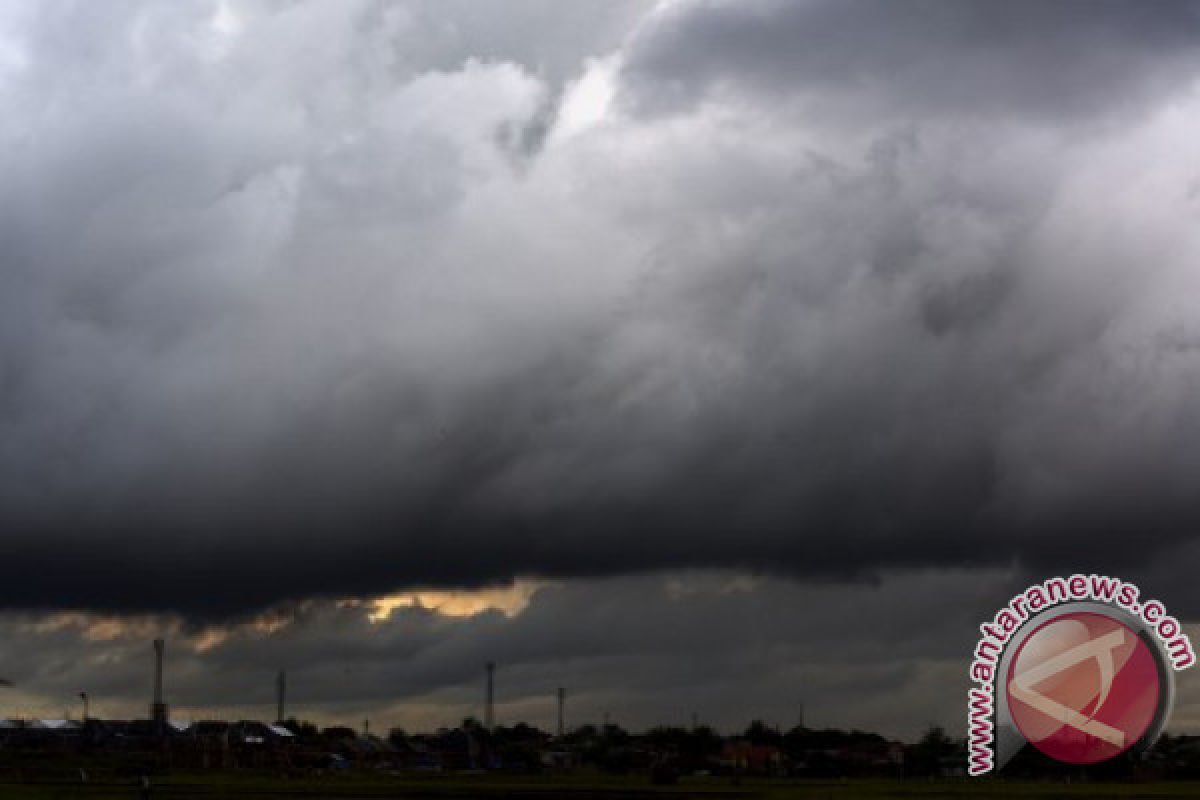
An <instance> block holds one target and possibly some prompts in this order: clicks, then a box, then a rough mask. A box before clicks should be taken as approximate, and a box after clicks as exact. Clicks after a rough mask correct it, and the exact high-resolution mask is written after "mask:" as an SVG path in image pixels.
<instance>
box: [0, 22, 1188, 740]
mask: <svg viewBox="0 0 1200 800" xmlns="http://www.w3.org/2000/svg"><path fill="white" fill-rule="evenodd" d="M1198 78H1200V5H1198V4H1197V3H1193V2H1175V1H1174V0H1160V1H1159V2H1155V3H1145V2H1136V0H1125V1H1120V0H1095V2H1084V0H1059V1H1058V2H1050V3H1048V2H1041V1H1040V0H1038V1H1036V2H1035V0H1006V2H1003V3H995V2H988V3H984V2H960V1H959V0H905V2H892V1H891V0H876V2H860V1H859V0H674V1H673V2H662V3H655V2H649V1H647V2H638V1H635V0H571V2H562V1H561V0H503V2H502V1H501V0H425V2H420V1H418V0H413V1H412V2H385V1H384V0H194V1H192V0H180V1H179V2H170V3H166V2H154V1H152V0H102V1H101V2H92V1H88V2H85V1H84V0H74V1H72V0H27V1H26V2H22V0H11V2H4V3H0V118H2V119H3V124H0V564H2V566H3V580H2V581H0V608H3V609H6V610H4V611H3V612H0V677H7V678H12V679H13V680H15V681H16V682H17V684H18V686H17V689H16V690H15V691H14V690H0V691H2V692H3V694H0V713H4V704H7V705H9V706H11V707H12V708H11V709H10V710H13V709H18V708H23V709H26V711H27V712H28V713H35V712H36V713H44V714H46V713H54V714H61V713H62V706H63V705H64V704H66V703H69V702H71V701H70V698H71V697H72V696H73V694H74V693H76V692H78V691H79V690H80V689H89V690H91V691H92V692H93V694H94V695H96V697H97V703H98V708H99V709H100V710H103V709H104V708H105V705H104V704H105V703H107V704H108V706H107V708H108V709H109V711H108V712H107V713H113V714H132V713H142V711H141V709H142V706H143V705H144V704H145V701H146V698H145V697H144V695H145V693H146V690H147V688H148V680H149V673H148V657H147V653H148V652H149V645H148V643H147V639H148V638H151V637H152V636H153V635H154V634H155V633H158V632H164V633H168V634H169V635H170V637H171V639H172V646H171V648H170V652H171V654H172V665H173V670H172V673H171V676H170V678H169V680H168V689H169V693H171V696H170V697H169V699H170V700H172V702H174V703H175V704H176V706H177V707H180V708H181V709H182V708H187V709H189V713H193V714H204V713H221V714H232V713H234V710H238V711H239V713H251V712H252V711H253V707H254V704H256V703H264V704H268V705H269V703H270V700H271V689H270V686H271V675H272V674H273V671H274V670H275V669H278V668H279V667H281V666H287V667H288V668H289V670H291V671H292V672H293V681H292V682H293V685H294V686H295V690H294V692H293V696H294V697H295V698H296V701H297V703H298V704H299V705H300V707H299V708H297V713H300V714H302V715H308V716H310V717H313V718H315V719H320V720H322V721H332V720H334V719H343V720H345V721H354V720H356V719H358V718H359V717H361V716H363V715H365V714H369V713H373V714H375V715H376V716H377V717H378V719H379V720H380V723H379V724H394V723H398V724H405V725H409V726H417V727H419V726H427V725H435V724H442V723H448V722H453V721H455V720H456V719H457V718H458V717H461V716H462V715H463V714H466V713H478V699H479V686H478V683H479V676H480V675H479V674H480V670H481V665H482V663H483V662H484V661H486V660H489V659H494V660H497V661H499V662H500V663H501V664H502V678H503V681H502V686H503V688H504V691H503V692H502V699H503V700H504V702H505V705H504V706H503V709H502V714H501V716H502V717H507V718H509V719H510V720H511V719H514V718H516V717H518V716H526V717H529V718H531V719H534V720H539V721H541V722H542V723H543V724H548V723H549V722H550V719H551V712H552V705H551V702H550V699H549V698H550V697H551V696H552V692H553V690H554V688H555V687H557V686H559V685H567V686H568V687H569V688H570V690H571V692H572V698H573V700H572V703H573V705H572V709H573V713H576V714H578V720H579V721H584V720H591V721H598V719H599V718H600V717H601V716H602V714H603V713H604V712H605V711H608V712H610V713H611V714H612V715H613V717H614V718H616V719H617V720H618V721H622V720H625V721H628V722H629V724H634V725H644V724H649V723H651V722H654V721H675V722H682V721H686V720H690V717H691V714H692V713H693V712H694V713H697V714H698V715H699V716H700V717H701V718H702V719H707V720H710V721H712V722H714V723H717V724H719V725H722V726H725V727H734V726H738V725H742V724H744V723H745V722H746V721H748V720H749V719H750V718H753V717H763V718H767V719H769V720H774V721H776V722H778V723H779V724H781V725H790V724H793V723H794V722H795V721H796V719H797V716H798V714H799V705H800V704H801V703H803V705H804V708H805V714H806V717H807V719H806V721H808V722H810V723H812V724H830V725H858V726H862V727H871V728H877V729H881V730H884V731H885V732H888V733H893V734H896V735H910V734H911V733H913V732H915V731H918V730H919V729H920V728H922V727H923V726H925V725H927V724H929V723H930V722H937V723H942V724H946V725H948V726H950V727H952V728H956V729H960V728H961V727H962V726H961V719H962V717H963V710H962V708H961V706H962V697H963V693H964V690H965V680H964V675H965V661H966V657H967V655H968V654H969V652H970V649H971V647H972V645H973V641H972V640H973V637H974V633H973V631H974V628H975V626H976V624H977V623H978V622H979V621H980V620H981V619H983V618H985V617H988V616H990V615H991V613H992V612H993V610H994V609H995V608H996V607H997V606H999V605H1001V604H1003V603H1004V602H1005V601H1006V599H1007V597H1008V594H1009V593H1010V592H1011V591H1012V590H1015V589H1019V588H1021V587H1022V586H1024V585H1025V583H1026V582H1029V581H1031V580H1036V579H1040V578H1042V577H1044V576H1045V575H1047V574H1049V573H1055V572H1059V571H1074V570H1093V569H1094V570H1098V571H1101V572H1105V573H1108V574H1115V575H1121V576H1125V577H1129V578H1135V579H1138V580H1140V581H1142V582H1143V583H1144V584H1145V586H1144V588H1145V589H1146V591H1147V593H1149V594H1154V595H1156V596H1159V597H1161V598H1162V599H1163V600H1164V601H1165V602H1166V603H1167V605H1168V606H1169V607H1170V608H1172V610H1174V611H1176V612H1177V613H1179V614H1181V615H1183V616H1184V617H1186V618H1188V619H1200V585H1198V584H1197V583H1196V581H1195V580H1194V577H1193V575H1194V572H1195V565H1196V563H1198V559H1200V540H1198V539H1197V537H1196V531H1197V529H1198V526H1200V447H1198V446H1197V443H1200V148H1198V147H1197V146H1196V144H1195V143H1196V131H1197V129H1198V124H1197V123H1200V92H1198V84H1197V79H1198ZM514 581H515V583H514ZM481 590H484V591H481ZM414 591H423V592H425V594H424V595H422V598H423V601H424V603H425V606H428V607H425V608H412V607H410V605H409V601H410V600H411V599H412V592H414ZM380 598H391V599H390V600H387V599H384V600H381V599H380ZM393 606H395V608H394V610H392V611H391V614H390V616H389V615H387V614H386V612H385V610H381V609H387V608H391V607H393ZM434 606H437V608H434ZM439 609H440V610H439ZM350 676H353V679H352V680H351V679H350ZM1180 691H1181V697H1182V703H1181V705H1180V706H1179V708H1178V709H1177V712H1176V724H1177V725H1183V726H1185V727H1186V726H1190V725H1193V724H1194V726H1195V727H1196V728H1198V729H1200V685H1198V686H1192V682H1190V680H1189V677H1188V676H1187V675H1185V676H1184V677H1183V680H1182V683H1181V686H1180ZM1189 698H1194V701H1195V702H1193V701H1192V700H1190V699H1189ZM305 703H307V706H305ZM13 713H16V712H15V710H14V711H13ZM268 714H269V712H268V711H265V710H260V711H259V712H258V715H261V716H266V715H268Z"/></svg>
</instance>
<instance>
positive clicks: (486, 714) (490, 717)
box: [483, 661, 496, 731]
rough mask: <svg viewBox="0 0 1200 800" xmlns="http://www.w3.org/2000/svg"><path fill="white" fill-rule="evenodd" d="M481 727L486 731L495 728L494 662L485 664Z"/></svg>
mask: <svg viewBox="0 0 1200 800" xmlns="http://www.w3.org/2000/svg"><path fill="white" fill-rule="evenodd" d="M483 727H484V728H486V729H487V730H488V731H491V730H492V728H494V727H496V662H494V661H489V662H487V691H486V694H485V696H484V706H483Z"/></svg>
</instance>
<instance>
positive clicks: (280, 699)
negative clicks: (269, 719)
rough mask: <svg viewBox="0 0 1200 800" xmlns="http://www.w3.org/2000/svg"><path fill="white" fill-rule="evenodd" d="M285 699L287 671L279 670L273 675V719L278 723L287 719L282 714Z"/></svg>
mask: <svg viewBox="0 0 1200 800" xmlns="http://www.w3.org/2000/svg"><path fill="white" fill-rule="evenodd" d="M286 700H287V673H286V672H284V671H283V670H279V674H278V675H277V676H276V677H275V721H276V722H277V723H279V724H280V725H282V724H283V721H284V720H285V719H287V717H285V716H284V704H285V701H286Z"/></svg>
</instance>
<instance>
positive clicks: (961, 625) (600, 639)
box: [0, 571, 1194, 737]
mask: <svg viewBox="0 0 1200 800" xmlns="http://www.w3.org/2000/svg"><path fill="white" fill-rule="evenodd" d="M1013 585H1014V584H1013V577H1012V575H1011V574H1008V573H1005V572H995V571H988V572H984V573H982V574H980V573H977V572H954V573H940V574H932V573H914V574H898V575H889V576H888V577H887V578H886V579H885V580H883V581H881V582H880V583H878V584H874V585H869V586H864V585H854V586H847V585H842V584H826V585H821V586H803V585H799V584H797V583H794V582H790V581H775V580H764V579H759V578H753V577H751V576H747V575H741V574H737V573H728V572H702V573H695V572H692V573H675V574H672V575H670V576H659V577H638V578H630V577H625V578H607V579H602V580H580V581H571V582H569V583H565V584H562V585H556V586H542V587H534V588H533V590H532V594H531V595H530V596H528V597H527V601H528V602H527V605H524V606H523V607H521V608H519V609H509V613H507V614H506V613H503V612H502V611H500V610H495V609H493V610H483V609H480V610H478V611H477V613H475V614H462V613H461V611H458V612H456V614H457V615H451V614H447V613H444V611H443V612H441V613H439V612H438V611H436V610H434V609H432V608H413V607H407V606H406V607H399V608H396V609H394V610H393V611H392V613H391V615H390V616H388V617H387V618H386V619H382V620H377V621H375V622H372V621H371V619H370V609H369V607H368V606H358V605H353V604H346V603H341V604H338V603H327V602H314V603H306V604H303V605H301V606H297V607H294V608H291V609H287V610H284V609H277V610H274V611H272V612H270V613H268V614H264V615H262V616H260V617H258V618H256V619H254V620H250V621H246V622H244V623H240V624H238V625H233V626H228V625H216V626H205V627H201V628H195V627H188V626H181V624H180V621H179V620H178V619H172V618H170V617H162V616H150V617H134V618H128V617H125V618H112V617H103V616H96V615H80V614H69V615H52V616H49V617H46V616H42V615H33V616H29V615H12V614H9V615H6V616H4V617H3V618H2V619H0V663H2V664H3V665H4V668H5V669H7V670H9V672H7V673H0V675H4V676H5V677H7V678H9V679H10V680H12V681H13V682H14V684H15V687H14V688H13V689H10V690H0V692H2V693H0V716H3V715H9V714H22V715H25V716H49V717H59V716H62V714H63V710H64V708H65V709H66V711H67V713H68V714H69V715H74V716H78V714H79V707H78V700H77V696H76V693H77V692H78V691H80V690H81V689H82V690H87V691H88V692H89V695H90V697H91V706H92V711H93V713H95V714H98V715H101V716H105V717H111V718H121V717H126V716H139V715H142V714H144V713H145V708H146V703H147V702H148V697H147V693H148V691H149V686H150V681H149V678H150V670H151V664H152V661H151V648H150V644H149V641H148V639H149V637H150V636H151V635H152V634H154V633H156V632H158V633H164V632H165V634H166V635H167V637H168V646H167V670H166V689H167V700H168V701H169V702H170V704H171V706H172V709H173V716H174V717H175V718H178V719H184V720H187V719H200V718H211V717H216V718H232V719H238V718H270V717H271V716H272V715H273V714H274V678H275V674H276V670H278V669H281V668H286V669H288V686H289V697H290V701H291V702H290V712H289V713H293V714H295V715H297V716H298V717H300V718H303V719H311V720H314V721H316V722H318V723H320V724H326V725H329V724H335V723H340V724H350V725H352V726H354V727H359V726H360V725H361V723H362V720H363V719H364V718H368V717H369V718H370V719H371V726H372V729H373V730H386V728H387V727H390V726H394V725H399V726H403V727H405V728H407V729H408V730H432V729H435V728H437V727H439V726H449V725H455V724H457V723H458V722H459V721H460V720H461V719H462V718H463V717H465V716H470V715H473V716H476V717H477V718H478V717H480V716H481V711H482V709H481V703H482V699H483V664H484V663H485V662H486V661H489V660H493V661H496V662H498V664H499V669H498V672H497V698H498V702H499V706H498V709H497V718H498V720H499V721H500V722H502V723H504V724H512V723H514V722H516V721H518V720H524V721H528V722H532V723H534V724H538V725H541V726H543V727H544V728H546V729H548V730H552V729H553V725H554V719H555V704H554V692H555V690H556V689H557V687H559V686H564V687H567V688H568V691H569V697H570V699H569V704H568V712H569V713H568V721H569V722H570V724H572V725H582V724H585V723H592V724H599V723H600V722H602V721H603V719H604V717H605V715H606V714H607V715H608V716H609V719H611V720H612V721H614V722H617V723H618V724H621V725H623V726H626V727H629V728H632V729H634V730H640V729H644V728H646V727H650V726H652V725H656V724H677V725H689V724H691V719H692V715H693V714H695V715H697V717H698V718H699V719H700V720H702V721H704V722H705V723H707V724H711V725H715V726H717V727H719V728H720V729H722V730H725V731H730V732H732V731H739V730H741V729H743V728H744V727H745V726H746V725H747V724H748V723H749V722H750V721H751V720H752V719H755V718H760V719H763V720H766V721H768V722H770V723H771V724H775V725H779V726H783V727H785V728H786V727H790V726H792V725H795V724H796V723H797V722H798V721H799V720H800V717H801V715H802V714H803V717H804V721H805V723H806V724H809V725H812V726H829V725H840V726H851V725H854V726H859V727H865V728H869V729H874V730H882V731H884V732H886V733H888V734H890V735H893V736H904V737H913V736H915V735H917V734H919V733H920V732H921V731H922V730H923V728H924V727H925V726H927V725H928V724H931V723H935V722H939V723H944V724H948V725H949V726H951V728H953V729H956V730H957V729H958V728H960V727H961V724H960V723H961V718H962V716H963V715H962V709H961V697H962V696H963V694H964V693H965V691H966V656H967V654H969V652H970V649H971V646H972V644H973V641H972V640H973V638H974V636H975V635H977V634H976V633H975V625H976V624H977V622H978V621H979V620H980V619H984V618H986V617H987V616H989V615H990V614H992V613H994V608H992V607H991V606H992V604H993V603H994V600H993V597H994V596H998V595H999V594H1001V593H1003V592H1005V591H1011V590H1012V586H1013ZM494 600H495V598H494ZM426 602H427V603H430V604H431V603H432V602H434V600H433V599H429V598H427V601H426ZM501 604H502V603H501ZM780 609H789V610H790V611H788V612H787V613H780ZM450 610H451V611H455V609H453V608H451V609H450ZM12 641H20V643H21V644H20V646H19V647H6V646H4V644H3V643H5V642H12ZM1190 702H1191V700H1190V695H1189V696H1187V697H1185V698H1184V701H1183V704H1182V705H1181V706H1180V713H1179V714H1178V715H1177V716H1182V717H1184V719H1183V720H1182V722H1181V723H1180V724H1182V725H1184V726H1185V727H1186V726H1187V725H1188V724H1189V723H1188V715H1189V714H1191V710H1190V709H1191V706H1190V705H1189V703H1190ZM1192 723H1193V724H1194V720H1193V721H1192Z"/></svg>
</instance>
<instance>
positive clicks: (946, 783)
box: [0, 773, 1200, 800]
mask: <svg viewBox="0 0 1200 800" xmlns="http://www.w3.org/2000/svg"><path fill="white" fill-rule="evenodd" d="M1194 796H1200V784H1197V783H1178V782H1176V783H1140V784H1099V783H1089V784H1079V783H1076V784H1066V783H1051V782H1044V783H1022V782H1009V781H995V780H981V781H975V780H941V781H924V780H906V781H808V780H804V781H769V780H747V781H743V782H742V783H741V784H740V785H733V784H732V783H731V781H730V780H729V779H728V778H686V779H684V780H682V781H681V782H680V783H679V784H678V785H676V786H652V785H650V784H649V783H648V782H647V781H646V779H645V778H642V777H637V778H607V777H562V776H554V777H533V778H531V777H502V776H495V775H478V776H474V775H466V776H464V775H455V776H419V777H412V776H404V777H390V776H388V777H382V776H381V777H374V776H369V777H368V776H327V777H320V778H304V779H283V778H278V777H273V776H267V775H253V774H237V775H231V774H213V773H207V774H194V775H188V774H176V775H172V776H170V777H162V778H158V779H156V780H155V781H154V784H153V786H152V788H151V790H150V792H149V794H148V795H147V794H146V793H145V790H144V789H142V788H141V787H140V786H139V785H138V784H137V782H135V781H132V780H123V781H117V780H107V781H104V782H92V783H89V784H81V783H78V782H66V781H63V782H56V783H42V784H19V783H7V782H0V798H2V799H3V800H8V798H13V800H24V799H25V798H28V799H29V800H35V799H36V800H45V799H48V798H58V799H60V800H71V799H72V798H95V799H96V800H100V799H101V798H114V800H115V798H140V797H151V798H163V799H168V798H235V797H248V798H259V799H260V800H271V799H272V798H306V797H307V798H341V799H343V800H350V799H351V798H415V799H419V798H429V800H438V799H439V798H446V800H451V799H453V800H466V799H467V798H484V800H486V799H487V798H495V799H496V800H500V799H501V798H516V799H517V800H551V798H567V800H619V799H620V798H642V799H643V800H672V798H677V799H679V800H682V799H683V798H709V800H719V799H720V798H728V799H729V800H736V799H737V798H745V799H746V800H790V799H791V798H796V800H800V799H801V798H812V800H854V799H855V798H922V797H931V798H946V799H947V800H948V799H949V798H956V797H988V798H1004V797H1021V798H1038V797H1076V798H1091V797H1099V798H1159V797H1194Z"/></svg>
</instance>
